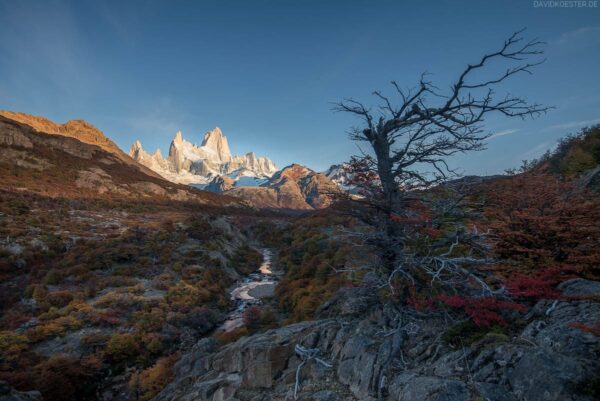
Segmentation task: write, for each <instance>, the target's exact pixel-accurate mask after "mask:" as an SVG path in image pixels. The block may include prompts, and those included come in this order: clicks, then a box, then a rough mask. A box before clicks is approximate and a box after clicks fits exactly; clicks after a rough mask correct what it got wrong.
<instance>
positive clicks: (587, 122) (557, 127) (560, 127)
mask: <svg viewBox="0 0 600 401" xmlns="http://www.w3.org/2000/svg"><path fill="white" fill-rule="evenodd" d="M597 123H600V118H594V119H593V120H581V121H571V122H568V123H564V124H556V125H550V126H548V127H546V128H544V129H542V132H549V131H556V130H567V129H572V128H580V127H585V126H589V125H594V124H597Z"/></svg>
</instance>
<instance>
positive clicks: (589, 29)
mask: <svg viewBox="0 0 600 401" xmlns="http://www.w3.org/2000/svg"><path fill="white" fill-rule="evenodd" d="M598 34H600V26H583V27H581V28H578V29H575V30H574V31H570V32H564V33H563V34H562V35H560V37H559V38H558V39H557V40H555V41H552V42H550V43H551V44H553V45H564V44H566V43H569V42H572V41H574V40H577V39H582V38H584V37H593V38H597V37H598Z"/></svg>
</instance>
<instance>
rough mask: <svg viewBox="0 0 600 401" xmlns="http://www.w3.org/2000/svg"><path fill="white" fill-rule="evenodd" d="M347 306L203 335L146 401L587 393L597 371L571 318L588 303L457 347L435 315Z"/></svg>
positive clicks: (541, 398) (593, 315) (575, 290)
mask: <svg viewBox="0 0 600 401" xmlns="http://www.w3.org/2000/svg"><path fill="white" fill-rule="evenodd" d="M562 289H563V291H564V292H565V293H568V294H571V295H570V296H571V297H582V296H585V297H589V296H590V295H592V296H593V297H596V298H595V299H597V297H598V296H599V295H600V293H598V292H597V290H598V283H591V282H585V281H582V280H577V281H572V282H567V283H565V284H563V286H562ZM345 291H352V290H345ZM356 291H359V292H361V291H362V292H364V293H365V294H363V295H360V297H366V296H367V292H365V291H363V290H361V289H357V290H356ZM582 291H583V292H582ZM590 291H592V293H590ZM345 296H346V297H352V296H353V295H352V294H346V295H345ZM572 299H573V298H572ZM342 301H343V300H341V299H340V302H342ZM326 309H329V310H337V311H342V310H345V308H344V307H343V306H342V307H337V308H336V307H335V306H333V305H329V307H328V308H326ZM349 310H350V313H347V314H345V313H341V314H340V313H338V314H337V315H336V316H335V318H329V319H323V320H317V321H310V322H303V323H298V324H293V325H290V326H286V327H282V328H280V329H276V330H269V331H267V332H265V333H261V334H256V335H253V336H250V337H245V338H242V339H240V340H238V341H237V342H235V343H232V344H229V345H227V346H224V347H222V348H218V347H217V346H216V344H215V343H214V341H213V340H211V339H204V340H202V341H200V342H199V343H198V344H197V345H196V346H195V347H194V349H193V350H192V351H191V352H190V353H189V354H186V355H185V356H184V357H183V358H182V359H181V360H180V362H179V363H178V364H177V365H176V379H175V381H174V382H173V383H171V384H170V385H169V386H167V387H166V388H165V389H164V390H163V391H162V392H161V393H160V394H159V396H158V397H156V398H155V401H171V400H183V401H200V400H212V401H217V400H219V401H226V400H232V401H233V400H237V401H268V400H272V401H275V400H281V401H283V400H291V399H294V387H295V386H296V383H297V385H298V394H297V396H298V397H297V399H299V400H361V401H368V400H377V399H385V400H395V401H440V400H448V401H473V400H489V401H567V400H570V401H578V400H580V401H592V400H593V399H594V396H593V395H592V392H591V391H593V390H590V383H595V382H597V380H598V374H599V373H600V359H599V358H598V357H599V353H600V350H599V347H600V341H599V339H598V338H597V337H595V336H594V335H593V334H591V333H588V332H586V331H584V330H580V329H578V328H576V324H578V323H579V324H586V323H588V324H589V323H593V322H598V321H599V320H600V303H598V302H596V301H592V300H584V299H579V300H575V299H573V300H568V301H567V300H561V301H542V302H539V303H538V304H537V305H536V306H535V307H534V308H533V309H532V310H531V311H530V312H529V314H528V315H527V316H526V317H525V318H526V323H527V324H526V326H525V328H524V329H523V330H522V331H521V332H520V333H519V334H518V335H516V336H514V337H512V338H509V337H506V336H502V335H493V334H491V333H490V334H488V335H487V336H486V337H484V338H483V339H481V340H479V341H477V342H475V343H473V344H470V345H466V346H463V347H458V348H456V347H452V346H451V345H449V344H446V343H445V342H444V341H442V340H441V337H442V334H443V330H440V328H441V327H445V323H444V321H443V320H439V321H435V320H429V319H428V320H420V319H418V318H416V319H413V320H410V319H406V317H407V316H405V315H403V314H402V311H398V310H394V309H393V308H392V307H391V306H389V305H379V306H377V307H372V308H371V312H370V313H368V314H362V316H361V318H356V315H355V313H356V310H355V308H350V309H349ZM359 313H360V312H359ZM313 353H315V354H316V355H312V354H313ZM311 355H312V356H311ZM297 378H298V380H297ZM596 385H597V384H596ZM595 391H597V389H596V390H595Z"/></svg>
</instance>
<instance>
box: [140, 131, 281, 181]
mask: <svg viewBox="0 0 600 401" xmlns="http://www.w3.org/2000/svg"><path fill="white" fill-rule="evenodd" d="M129 156H131V157H132V158H133V159H135V160H137V161H138V162H139V163H141V164H143V165H144V166H146V167H148V168H150V169H152V170H153V171H155V172H156V173H158V174H160V175H161V176H162V177H164V178H166V179H168V180H170V181H172V182H175V183H180V184H199V185H201V184H206V183H208V182H209V181H210V180H212V179H213V178H215V177H218V176H229V177H230V178H231V179H234V180H238V179H240V178H242V177H254V178H258V179H260V178H268V177H271V176H272V175H273V173H274V172H275V171H277V167H275V164H274V163H273V162H272V161H271V160H270V159H269V158H267V157H257V156H256V155H255V154H254V153H253V152H249V153H246V154H245V155H243V156H233V155H232V154H231V151H230V150H229V143H228V141H227V137H226V136H225V135H223V133H222V132H221V130H220V129H219V127H216V128H215V129H213V130H211V131H208V132H207V133H206V134H205V135H204V139H203V141H202V144H200V145H194V144H192V143H190V142H188V141H187V140H185V139H184V138H183V136H182V135H181V132H177V133H176V134H175V137H174V138H173V140H172V141H171V145H170V147H169V154H168V156H167V158H163V156H162V154H161V153H160V150H157V151H156V152H155V153H153V154H149V153H148V152H146V151H145V150H144V149H143V148H142V144H141V143H140V141H136V142H135V143H134V144H133V145H132V146H131V149H130V150H129Z"/></svg>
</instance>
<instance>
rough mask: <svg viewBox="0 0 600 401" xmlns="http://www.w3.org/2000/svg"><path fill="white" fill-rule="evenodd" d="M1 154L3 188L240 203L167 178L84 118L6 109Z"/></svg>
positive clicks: (66, 194) (0, 122)
mask: <svg viewBox="0 0 600 401" xmlns="http://www.w3.org/2000/svg"><path fill="white" fill-rule="evenodd" d="M7 116H8V117H7ZM13 118H14V119H13ZM44 130H47V131H49V132H46V131H44ZM0 155H1V158H0V175H1V176H2V177H3V189H8V190H18V191H23V190H27V191H30V192H34V193H38V194H43V195H49V196H61V197H69V198H86V197H104V198H110V197H116V198H130V199H164V200H179V201H192V202H199V203H210V204H215V205H217V204H220V205H227V204H231V205H233V204H235V203H237V201H236V200H234V199H231V198H227V197H221V196H215V195H214V194H210V193H208V192H202V191H197V190H194V189H193V188H189V187H187V186H183V185H177V184H173V183H171V182H169V181H166V180H165V179H163V178H161V177H159V176H158V175H156V174H155V173H153V172H152V171H150V170H149V169H147V168H146V167H143V166H142V165H140V164H139V163H137V162H135V161H134V160H132V159H131V158H129V157H128V156H127V155H125V154H124V153H123V152H122V151H120V150H119V149H118V148H117V147H116V145H115V144H114V143H113V142H112V141H110V140H109V139H108V138H106V137H105V136H104V135H103V134H102V133H101V132H100V131H98V130H97V129H96V128H94V127H93V126H92V125H90V124H88V123H86V122H85V121H69V122H68V123H66V124H63V125H58V124H55V123H52V122H51V121H49V120H46V119H44V118H40V117H31V116H28V115H26V114H20V113H7V112H3V113H2V115H0Z"/></svg>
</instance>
